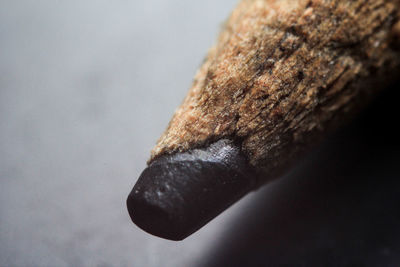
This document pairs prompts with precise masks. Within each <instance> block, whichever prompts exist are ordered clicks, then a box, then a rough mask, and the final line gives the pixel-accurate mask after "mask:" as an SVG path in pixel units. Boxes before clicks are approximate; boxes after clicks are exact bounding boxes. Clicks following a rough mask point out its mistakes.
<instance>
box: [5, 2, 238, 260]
mask: <svg viewBox="0 0 400 267" xmlns="http://www.w3.org/2000/svg"><path fill="white" fill-rule="evenodd" d="M235 4H236V1H235V0H225V1H222V0H219V1H213V0H203V1H178V0H168V1H161V0H146V1H124V0H117V1H105V0H97V1H81V0H69V1H53V0H39V1H37V0H32V1H30V0H18V1H14V0H9V1H5V0H1V1H0V179H1V186H0V266H65V265H74V266H98V265H103V264H104V265H114V266H120V265H121V266H123V265H125V266H128V265H129V266H132V265H133V266H188V265H190V264H192V263H194V262H196V261H197V259H198V258H199V257H200V256H201V254H202V253H204V250H206V249H207V247H208V246H209V244H210V243H212V242H213V241H214V240H215V239H218V236H219V233H220V230H219V229H220V228H221V227H223V226H222V225H223V224H224V223H225V221H226V220H229V216H230V214H231V213H234V212H235V211H233V210H232V211H228V212H227V213H226V214H224V215H223V216H222V217H220V218H218V219H216V220H215V221H213V222H212V223H210V224H209V225H208V226H206V227H205V228H204V229H203V230H202V231H200V232H198V233H196V234H195V235H193V236H192V237H190V238H188V239H187V240H185V241H184V242H170V241H165V240H161V239H159V238H156V237H152V236H150V235H148V234H146V233H144V232H142V231H141V230H139V229H138V228H136V227H135V226H134V225H133V224H132V223H131V221H130V218H129V216H128V213H127V211H126V208H125V199H126V197H127V195H128V193H129V191H130V189H131V187H132V186H133V184H134V183H135V181H136V179H137V177H138V176H139V174H140V172H141V171H142V169H143V168H144V167H145V162H146V160H147V158H148V156H149V152H150V150H151V148H152V146H153V145H154V144H155V142H156V140H157V138H158V137H159V136H160V134H161V133H162V131H163V130H164V128H165V127H166V125H167V123H168V121H169V119H170V117H171V115H172V114H173V111H174V109H175V108H176V107H177V106H178V105H179V103H180V102H181V101H182V99H183V97H184V95H185V93H186V91H187V89H188V88H189V86H190V84H191V81H192V77H193V75H194V73H195V71H196V69H197V67H198V66H199V65H200V63H201V61H202V59H203V56H204V55H205V54H206V52H207V50H208V48H209V46H210V45H212V43H213V42H214V40H215V38H216V36H217V32H218V31H219V28H220V24H221V23H222V22H223V21H224V19H225V18H226V17H227V16H228V14H229V12H230V11H231V9H232V8H233V6H234V5H235Z"/></svg>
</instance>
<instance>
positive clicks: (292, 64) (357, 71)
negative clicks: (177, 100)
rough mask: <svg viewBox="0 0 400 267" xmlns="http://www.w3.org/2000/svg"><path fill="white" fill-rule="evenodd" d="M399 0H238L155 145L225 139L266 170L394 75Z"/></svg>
mask: <svg viewBox="0 0 400 267" xmlns="http://www.w3.org/2000/svg"><path fill="white" fill-rule="evenodd" d="M399 6H400V3H399V1H394V0H392V1H389V0H387V1H384V0H354V1H349V0H340V1H322V0H313V1H310V0H281V1H279V0H243V1H241V2H240V3H239V5H238V6H237V8H236V9H235V10H234V11H233V12H232V14H231V16H230V18H229V19H228V21H227V22H226V24H225V26H224V29H223V31H222V32H221V34H220V36H219V39H218V42H217V44H216V45H215V46H214V47H212V48H211V50H210V51H209V53H208V56H207V57H206V59H205V61H204V63H203V65H202V66H201V68H200V69H199V71H198V73H197V74H196V76H195V79H194V82H193V86H192V88H191V89H190V91H189V93H188V95H187V96H186V98H185V99H184V101H183V103H182V105H181V106H180V107H179V108H178V109H177V111H176V113H175V115H174V117H173V118H172V120H171V122H170V124H169V126H168V128H167V130H166V131H165V132H164V134H163V135H162V136H161V138H160V139H159V141H158V143H157V145H156V147H155V148H154V149H153V151H152V156H151V159H150V162H151V161H152V160H153V159H155V158H157V157H158V156H160V155H163V154H168V153H174V152H178V151H186V150H188V149H191V148H195V147H201V146H204V145H206V144H208V143H210V142H213V141H216V140H219V139H221V138H231V139H233V140H236V141H238V143H240V144H241V147H242V151H243V152H244V153H245V155H246V156H247V157H248V159H249V162H250V163H251V164H252V165H253V166H256V167H257V168H259V169H260V170H262V171H264V172H265V173H266V174H267V175H266V178H271V177H273V176H275V175H277V174H278V173H280V172H281V171H283V170H284V169H286V168H287V167H288V165H289V163H290V162H291V161H292V160H293V159H295V158H297V157H298V156H299V155H300V153H301V152H302V151H303V150H304V149H305V148H307V147H309V145H310V144H313V143H315V142H316V140H319V139H320V138H321V137H323V136H324V134H325V133H326V132H327V131H329V130H330V129H334V128H336V127H337V126H338V125H340V124H343V122H344V121H346V120H348V118H349V117H351V115H352V114H354V113H355V111H357V110H358V109H359V108H360V107H362V106H364V105H365V104H366V103H367V102H368V100H369V99H371V96H373V95H375V94H376V93H377V92H378V91H379V90H380V89H382V88H384V85H385V84H386V83H387V82H388V81H389V80H390V79H391V77H394V76H396V74H399V73H400V72H399V66H400V49H399V39H400V22H399Z"/></svg>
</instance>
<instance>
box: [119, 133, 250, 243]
mask: <svg viewBox="0 0 400 267" xmlns="http://www.w3.org/2000/svg"><path fill="white" fill-rule="evenodd" d="M255 185H256V173H255V171H254V170H253V169H252V167H251V166H250V165H249V164H248V162H247V159H246V158H245V156H244V155H243V154H242V153H241V152H240V149H239V148H238V147H237V146H236V145H235V144H233V142H232V141H230V140H225V139H224V140H220V141H218V142H215V143H213V144H211V145H209V146H208V147H206V148H204V149H194V150H192V151H188V152H185V153H176V154H174V155H166V156H162V157H160V158H158V159H156V160H155V161H153V162H152V163H151V164H150V165H149V166H148V167H147V168H146V169H145V170H144V171H143V173H142V174H141V175H140V177H139V180H138V181H137V183H136V185H135V186H134V187H133V189H132V191H131V193H130V194H129V197H128V200H127V206H128V211H129V215H130V217H131V219H132V221H133V222H134V223H135V224H136V225H137V226H139V227H140V228H142V229H143V230H144V231H146V232H148V233H150V234H153V235H156V236H159V237H162V238H166V239H170V240H182V239H185V238H186V237H188V236H189V235H191V234H192V233H194V232H196V231H197V230H198V229H200V228H201V227H202V226H204V225H205V224H207V223H208V222H209V221H210V220H212V219H213V218H214V217H216V216H217V215H218V214H220V213H221V212H222V211H224V210H225V209H226V208H228V207H229V206H230V205H232V204H233V203H235V202H236V201H237V200H239V199H240V198H241V197H242V196H244V195H245V194H247V193H248V192H249V191H251V190H252V189H254V188H255Z"/></svg>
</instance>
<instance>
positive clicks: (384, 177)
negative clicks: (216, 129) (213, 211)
mask: <svg viewBox="0 0 400 267" xmlns="http://www.w3.org/2000/svg"><path fill="white" fill-rule="evenodd" d="M399 90H400V86H395V87H392V88H390V89H388V90H386V91H385V92H384V93H383V94H382V95H381V96H380V97H379V98H378V99H377V101H375V102H374V103H373V104H372V105H371V107H370V108H369V109H368V110H366V111H365V112H363V114H362V115H361V117H360V118H358V119H357V120H356V121H355V122H354V123H352V124H351V125H349V126H347V127H346V128H345V129H342V130H341V131H339V132H337V133H335V134H334V135H333V136H331V137H330V138H328V140H326V142H324V144H322V146H320V147H319V148H318V149H317V150H316V151H314V152H313V153H311V155H310V156H309V157H307V158H306V159H305V160H304V161H303V162H302V163H301V164H300V166H298V167H297V168H296V170H295V171H294V172H293V173H291V174H290V175H287V176H286V177H284V178H282V179H280V180H278V181H276V182H274V183H272V184H270V185H267V186H265V187H264V188H262V189H261V190H259V192H257V193H256V194H257V195H256V197H255V199H254V201H252V203H250V204H249V205H248V206H246V207H245V209H243V211H241V213H240V214H238V215H237V217H236V218H235V220H233V221H232V223H231V224H230V225H229V226H227V229H226V230H225V232H224V233H222V234H221V238H220V241H219V242H218V243H216V244H213V245H212V247H211V248H210V250H209V251H207V253H206V255H205V256H204V261H203V262H202V263H200V264H199V265H198V266H277V265H278V266H280V265H289V266H299V265H300V266H396V265H397V266H398V264H399V262H400V227H399V225H400V170H399V164H400V153H399V152H400V141H399V139H400V134H399V130H398V129H397V128H396V126H397V125H396V124H398V123H399V122H400V119H399V118H398V116H399V115H400V113H399V111H398V109H397V105H398V103H396V102H398V99H399V96H400V94H399V93H398V92H399Z"/></svg>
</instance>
